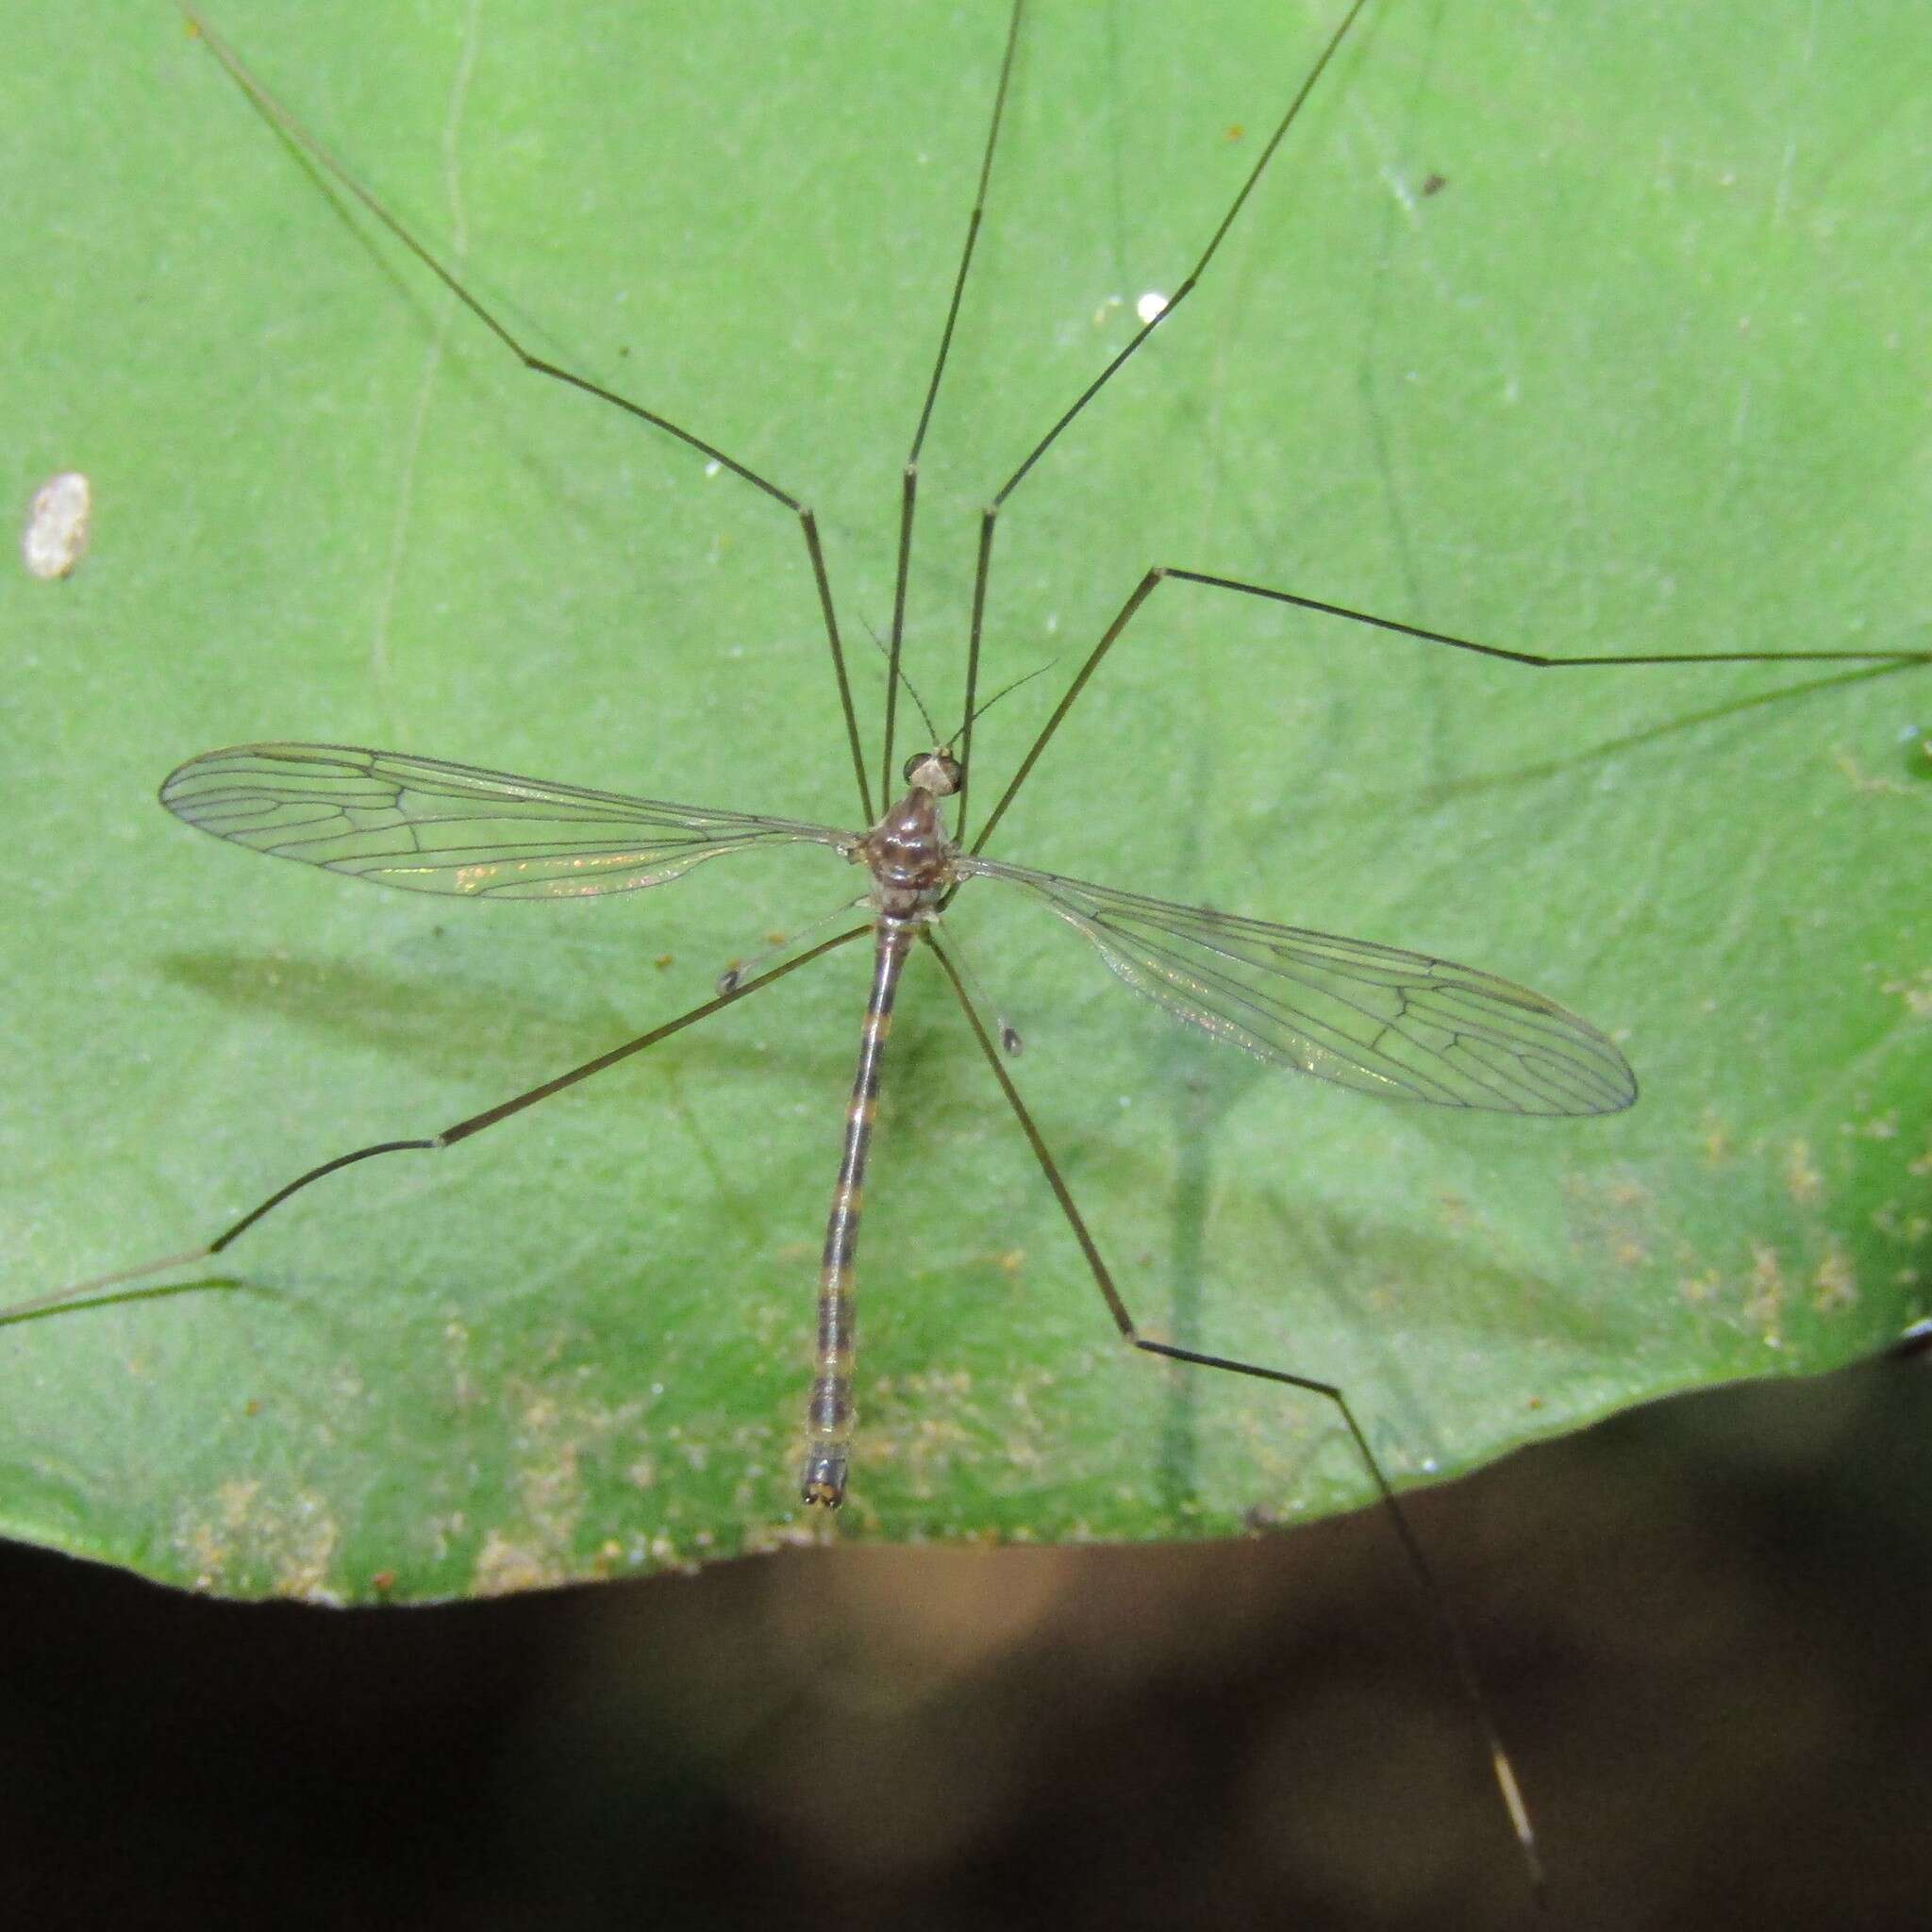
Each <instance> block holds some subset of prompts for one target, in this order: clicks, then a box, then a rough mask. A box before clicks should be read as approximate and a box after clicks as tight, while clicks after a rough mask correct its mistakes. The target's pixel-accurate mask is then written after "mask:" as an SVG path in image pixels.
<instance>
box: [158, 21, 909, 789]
mask: <svg viewBox="0 0 1932 1932" xmlns="http://www.w3.org/2000/svg"><path fill="white" fill-rule="evenodd" d="M175 4H176V5H177V6H178V7H179V8H180V9H181V12H182V14H183V15H184V16H185V18H186V19H187V21H188V25H189V26H190V27H191V29H192V31H193V32H194V33H196V34H198V35H199V36H200V37H201V39H202V40H203V41H205V42H207V43H208V51H209V52H210V53H211V54H212V55H213V56H214V57H215V58H216V59H217V60H218V61H220V62H221V64H222V66H223V67H224V68H225V70H226V71H227V73H228V75H229V77H230V78H231V79H232V80H233V81H234V82H235V84H236V85H237V86H238V87H240V88H241V90H242V92H243V93H244V94H246V95H247V97H248V99H249V101H250V103H251V104H252V105H253V107H254V108H255V110H256V111H257V112H258V114H259V115H260V116H261V117H262V119H263V120H264V121H266V122H267V123H268V125H270V126H271V127H272V128H273V129H275V132H276V133H277V134H279V135H281V136H282V137H283V138H284V139H285V140H287V141H289V142H292V143H293V145H294V146H295V147H296V148H297V149H298V150H299V151H300V152H301V153H302V154H304V155H306V156H307V157H308V158H309V159H310V160H311V161H313V162H314V163H315V164H316V166H318V167H319V168H321V169H322V171H323V173H324V174H325V175H326V176H327V177H328V178H329V179H330V180H332V181H334V182H335V183H336V184H337V185H338V186H339V187H340V188H341V189H342V190H343V191H344V192H346V193H348V194H350V195H352V196H354V197H355V199H356V200H357V201H358V202H359V203H360V204H361V206H362V207H363V208H366V209H367V210H368V211H369V213H370V214H371V215H373V216H374V217H375V220H376V221H377V222H379V223H380V224H381V225H382V226H383V227H384V228H385V229H387V230H388V232H389V233H390V234H391V235H392V236H393V237H394V238H395V239H396V241H398V242H401V244H402V245H403V247H405V248H406V249H408V252H409V253H410V254H411V255H412V256H414V257H415V258H416V259H417V260H418V261H419V262H421V263H422V264H423V266H424V267H425V268H426V269H427V270H428V271H429V273H430V274H431V275H434V276H435V277H436V278H437V280H438V281H440V282H441V284H442V285H443V287H444V288H446V289H447V290H448V291H450V293H451V294H452V295H454V296H455V297H456V298H457V300H458V302H460V303H461V304H462V305H463V307H464V308H467V309H468V310H469V311H470V313H471V314H472V315H474V316H475V318H476V320H477V321H478V322H480V323H481V324H482V325H483V326H484V327H485V328H487V329H488V330H489V331H490V333H491V335H493V336H494V337H495V338H496V340H497V341H500V342H501V343H502V344H503V345H504V347H505V348H506V349H508V351H509V352H510V354H511V355H512V356H514V357H515V358H517V360H518V361H519V362H521V363H522V364H523V365H524V367H525V369H527V370H530V371H531V372H532V373H533V374H535V375H547V376H549V377H551V378H552V379H553V380H554V381H557V382H561V383H564V384H566V385H567V386H568V387H570V388H572V389H575V390H581V391H583V393H584V394H586V395H590V396H595V397H596V398H597V399H598V401H600V402H605V403H609V404H611V405H612V406H613V407H615V408H620V409H623V410H625V412H626V413H627V414H629V415H632V416H635V417H636V418H637V419H638V421H639V422H641V423H648V424H649V425H651V427H652V428H654V429H661V430H662V431H663V432H664V434H665V435H667V436H670V437H675V439H676V440H677V441H679V442H681V443H684V444H685V445H686V446H687V447H688V448H691V449H694V450H696V451H697V453H698V454H699V455H700V456H702V457H705V458H708V459H709V460H710V461H712V462H714V463H718V464H720V465H721V466H722V467H723V468H724V469H726V470H729V471H730V472H731V474H732V475H734V476H738V477H741V478H742V480H743V481H745V482H746V483H749V484H750V485H751V486H752V488H753V489H755V490H758V491H763V492H764V494H765V495H767V496H769V497H770V498H772V500H773V501H774V502H775V503H781V504H783V505H784V506H785V508H787V509H789V510H790V511H791V513H792V514H793V515H794V516H795V517H797V519H798V523H799V527H800V530H801V531H802V532H803V534H804V537H805V548H806V555H807V556H808V558H809V559H810V563H811V574H812V582H813V583H814V585H815V586H816V587H817V590H818V597H819V610H820V614H821V615H822V616H823V618H824V625H825V641H826V644H827V645H828V647H829V648H830V651H831V654H832V675H833V676H834V678H835V679H836V680H837V683H838V687H839V708H840V709H841V711H842V712H843V713H844V717H845V737H846V741H847V742H848V744H849V745H850V747H851V751H852V769H853V773H854V774H855V776H856V777H857V778H858V797H859V803H860V805H861V806H862V807H863V808H864V811H865V821H866V823H867V824H871V823H872V819H873V804H872V788H871V784H870V782H869V780H868V779H867V777H866V772H865V758H864V755H863V753H862V752H861V750H860V748H859V742H858V714H857V713H856V712H855V711H854V709H853V707H852V685H851V681H850V679H849V678H848V676H847V675H846V671H845V648H844V645H843V644H842V642H841V641H840V637H839V620H838V616H837V614H836V613H835V611H834V609H833V608H832V585H831V578H830V576H829V575H827V573H826V570H825V553H824V545H823V544H822V543H821V542H820V541H819V526H818V520H817V518H816V517H814V516H813V514H812V512H811V510H810V508H808V506H807V505H806V504H805V503H804V502H803V501H801V499H799V498H798V497H796V496H794V495H793V494H792V493H791V491H789V490H784V489H781V488H780V487H779V486H778V485H777V484H776V483H774V482H773V481H772V479H771V478H770V477H769V476H763V475H759V474H758V471H756V470H754V469H753V468H752V467H751V465H750V464H749V463H745V462H741V461H740V460H739V458H736V457H734V456H731V455H729V454H728V453H727V452H726V451H724V450H722V449H720V448H719V447H718V446H717V444H715V443H712V442H708V441H706V440H705V439H704V438H703V437H702V436H699V435H697V434H696V433H695V432H694V431H692V430H690V429H687V428H685V427H684V426H683V425H681V424H677V423H674V422H673V421H672V420H671V419H670V418H669V417H668V416H662V415H659V414H658V411H657V410H655V409H651V408H645V406H644V405H643V404H642V403H637V402H633V401H632V400H631V399H630V398H629V397H628V396H624V395H620V394H619V393H618V392H617V391H615V390H612V389H606V388H605V387H604V385H603V384H602V383H600V382H593V381H592V380H591V378H590V377H589V376H587V375H578V374H577V373H576V372H575V370H570V369H564V368H561V367H559V366H558V364H557V363H555V362H549V361H546V360H545V359H544V358H542V357H541V356H538V355H533V354H532V353H531V352H530V351H529V350H528V349H526V348H525V346H524V344H523V343H522V342H521V341H519V340H518V339H517V338H516V336H515V335H513V334H512V333H511V332H510V330H509V328H508V325H506V324H505V323H504V322H503V321H502V319H501V318H500V317H498V316H497V315H496V314H495V313H494V312H493V311H492V310H491V309H490V308H486V307H485V306H484V304H483V303H482V301H481V300H480V299H479V298H478V297H477V296H476V295H475V294H474V293H472V291H470V289H469V288H468V287H467V286H466V285H465V284H464V283H463V282H462V281H461V280H459V279H458V276H457V275H456V273H455V271H454V270H452V269H450V268H449V267H448V266H446V265H445V264H444V263H443V261H442V260H441V258H439V257H438V256H436V255H434V254H433V253H432V252H431V251H430V249H429V248H428V246H427V245H426V244H425V242H420V241H419V240H418V239H417V238H416V236H415V235H413V234H412V233H411V232H410V231H409V230H408V228H406V227H405V226H404V225H403V224H402V222H401V221H400V220H398V219H397V217H396V216H395V215H393V214H392V213H391V211H390V210H389V209H388V208H385V207H384V206H383V204H382V203H381V202H380V201H379V200H378V199H377V198H376V196H375V193H374V192H372V191H371V190H369V189H367V188H365V187H364V186H363V185H362V183H361V182H360V181H358V179H357V178H356V176H355V175H352V174H351V173H350V172H349V170H348V169H347V168H346V167H345V166H344V165H343V164H342V163H341V161H339V160H338V159H337V158H336V157H335V156H334V155H333V154H332V153H331V152H330V151H329V149H328V148H327V147H325V145H324V144H323V142H321V141H320V140H318V139H317V137H316V136H315V135H313V134H311V133H310V132H309V131H308V128H307V127H305V126H304V125H302V123H301V122H300V121H298V120H297V119H296V118H295V116H294V115H293V114H292V113H291V111H290V110H289V109H288V108H285V107H284V106H283V105H282V104H281V102H280V101H278V100H277V99H276V98H275V95H274V94H272V93H270V92H269V91H268V89H267V88H266V87H265V86H264V85H263V84H262V83H261V82H260V81H259V80H258V79H257V78H256V77H255V75H254V74H253V73H251V72H250V70H249V69H248V68H247V67H246V66H244V65H243V64H242V58H241V56H240V55H238V54H237V53H236V52H235V50H234V49H233V48H232V47H230V46H229V45H228V43H227V42H225V40H223V39H222V37H221V36H220V35H219V34H218V33H216V32H215V30H214V29H213V28H212V27H211V26H209V25H208V22H207V21H206V20H204V19H203V18H202V16H201V13H200V11H199V10H198V9H197V8H195V7H193V6H192V5H191V4H190V0H175ZM890 790H891V788H890V786H888V791H890Z"/></svg>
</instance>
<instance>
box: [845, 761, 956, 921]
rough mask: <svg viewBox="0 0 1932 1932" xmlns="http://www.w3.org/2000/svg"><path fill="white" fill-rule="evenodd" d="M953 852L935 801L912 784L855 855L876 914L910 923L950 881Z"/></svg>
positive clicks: (952, 846) (860, 842)
mask: <svg viewBox="0 0 1932 1932" xmlns="http://www.w3.org/2000/svg"><path fill="white" fill-rule="evenodd" d="M954 849H955V848H954V845H953V841H952V840H951V839H950V838H948V837H947V836H946V828H945V826H944V825H943V824H941V822H940V813H939V800H938V799H937V798H936V797H934V795H933V794H932V793H931V792H930V791H926V790H925V788H924V786H920V785H915V786H913V787H912V789H911V790H910V791H908V792H907V794H906V795H905V797H904V798H902V799H900V800H899V802H898V803H897V804H896V805H895V806H893V807H892V808H891V810H890V811H888V812H887V813H886V815H885V817H884V818H882V819H881V820H880V821H879V822H878V824H875V825H874V827H873V828H872V830H871V831H870V832H868V833H867V834H866V836H865V837H864V838H863V839H861V840H860V841H858V849H857V851H856V853H855V855H854V856H855V857H857V858H860V859H862V860H863V861H864V863H865V864H866V865H867V866H868V867H869V868H870V869H871V872H872V892H873V898H874V902H875V903H876V905H877V906H878V908H879V910H880V911H881V912H883V913H887V914H889V915H891V917H894V918H898V919H910V918H912V917H914V916H915V915H916V914H918V913H920V912H922V911H924V909H925V908H927V907H929V906H932V905H935V904H936V903H937V902H938V900H939V898H940V896H941V893H943V892H944V891H945V890H946V888H947V887H948V886H950V885H951V884H952V883H953V853H954Z"/></svg>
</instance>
